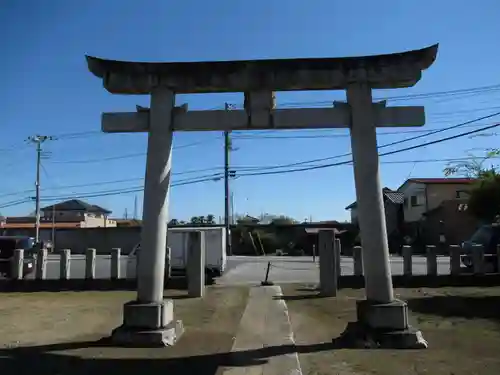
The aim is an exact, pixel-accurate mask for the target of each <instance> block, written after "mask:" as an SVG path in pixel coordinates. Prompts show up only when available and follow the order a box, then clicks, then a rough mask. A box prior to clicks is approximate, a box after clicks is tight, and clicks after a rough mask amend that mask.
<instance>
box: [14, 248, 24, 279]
mask: <svg viewBox="0 0 500 375" xmlns="http://www.w3.org/2000/svg"><path fill="white" fill-rule="evenodd" d="M11 266H12V279H13V280H22V278H23V273H24V272H23V271H24V250H23V249H15V250H14V258H13V259H12V265H11Z"/></svg>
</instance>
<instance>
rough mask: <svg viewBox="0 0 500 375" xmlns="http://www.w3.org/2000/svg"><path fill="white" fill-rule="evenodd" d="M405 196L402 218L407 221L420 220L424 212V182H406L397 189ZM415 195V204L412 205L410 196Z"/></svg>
mask: <svg viewBox="0 0 500 375" xmlns="http://www.w3.org/2000/svg"><path fill="white" fill-rule="evenodd" d="M399 191H400V192H401V193H403V194H404V196H405V205H404V220H405V222H407V223H410V222H414V221H418V220H420V218H421V217H422V215H423V214H424V212H426V197H425V184H417V183H412V182H410V183H408V184H407V185H406V186H403V188H402V189H400V190H399ZM412 196H416V197H417V203H418V205H417V206H412V204H411V197H412Z"/></svg>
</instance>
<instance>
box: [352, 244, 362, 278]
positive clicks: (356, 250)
mask: <svg viewBox="0 0 500 375" xmlns="http://www.w3.org/2000/svg"><path fill="white" fill-rule="evenodd" d="M352 257H353V261H354V275H356V276H363V248H362V247H361V246H354V247H353V249H352Z"/></svg>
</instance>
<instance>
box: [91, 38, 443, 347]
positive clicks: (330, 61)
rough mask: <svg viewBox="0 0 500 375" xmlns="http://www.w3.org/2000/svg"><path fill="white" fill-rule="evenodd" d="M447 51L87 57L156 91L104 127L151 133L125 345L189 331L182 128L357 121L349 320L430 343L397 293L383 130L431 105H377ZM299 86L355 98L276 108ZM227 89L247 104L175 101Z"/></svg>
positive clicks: (133, 89)
mask: <svg viewBox="0 0 500 375" xmlns="http://www.w3.org/2000/svg"><path fill="white" fill-rule="evenodd" d="M437 50H438V46H437V45H434V46H431V47H427V48H424V49H421V50H414V51H409V52H403V53H396V54H387V55H376V56H365V57H349V58H319V59H286V60H285V59H284V60H254V61H220V62H187V63H141V62H122V61H113V60H104V59H99V58H96V57H90V56H87V63H88V68H89V70H90V71H91V72H92V73H93V74H94V75H95V76H97V77H99V78H101V79H102V81H103V85H104V88H105V89H106V90H108V91H109V92H110V93H112V94H135V95H151V106H150V109H147V108H146V109H144V108H141V109H139V108H138V109H137V112H130V113H104V114H103V115H102V130H103V131H104V132H109V133H113V132H148V134H149V137H148V148H147V162H146V176H145V185H144V204H143V229H142V251H141V253H140V262H139V270H138V287H137V300H136V301H131V302H129V303H127V304H125V306H124V319H123V325H122V326H121V327H118V328H117V329H115V330H114V331H113V335H112V337H113V338H114V339H115V342H117V343H147V344H151V345H171V344H173V343H174V342H175V339H176V337H178V335H179V334H180V333H181V332H180V331H181V329H180V328H179V325H177V324H176V323H174V320H173V303H172V301H168V300H167V301H165V300H164V299H163V289H164V268H165V248H166V236H167V221H168V197H169V187H170V169H171V156H172V136H173V132H174V131H224V130H257V129H313V128H347V127H348V128H349V129H350V133H351V145H352V155H353V165H354V177H355V186H356V199H357V202H358V209H359V225H360V230H361V242H362V246H363V263H364V264H365V285H366V300H364V301H360V302H359V303H358V305H357V309H358V322H356V323H355V324H352V325H349V326H348V329H347V330H346V337H347V336H350V335H351V336H352V334H354V335H355V336H356V335H358V334H359V335H366V334H370V333H371V334H373V335H375V336H376V337H375V339H376V340H377V341H379V342H380V343H381V344H384V343H385V344H387V345H391V346H396V347H425V345H426V343H425V341H424V340H423V338H422V336H421V334H420V332H419V331H417V330H416V329H414V328H411V327H409V325H408V312H407V306H406V303H404V302H402V301H399V300H395V299H394V295H393V288H392V281H391V271H390V264H389V251H388V242H387V231H386V225H385V218H384V206H383V200H382V189H381V185H380V178H379V161H378V151H377V137H376V127H386V126H422V125H424V123H425V116H424V108H423V107H393V108H391V107H386V106H385V102H382V103H376V104H375V103H373V102H372V89H390V88H404V87H411V86H413V85H415V84H416V83H417V82H418V81H419V79H420V78H421V74H422V71H423V70H425V69H427V68H428V67H430V66H431V65H432V63H433V62H434V60H435V58H436V55H437ZM299 90H346V91H347V103H344V104H340V103H336V104H334V105H333V106H332V108H301V109H276V108H275V96H274V92H276V91H299ZM217 92H244V93H245V106H244V109H243V110H234V111H224V110H215V111H189V110H188V108H187V105H183V106H179V107H175V105H174V102H175V94H187V93H217ZM380 332H384V333H383V334H382V335H380V334H379V333H380ZM387 333H388V334H387ZM388 338H389V339H388ZM394 338H396V339H394Z"/></svg>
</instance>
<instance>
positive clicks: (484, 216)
mask: <svg viewBox="0 0 500 375" xmlns="http://www.w3.org/2000/svg"><path fill="white" fill-rule="evenodd" d="M499 155H500V149H491V150H488V151H487V152H486V155H485V156H484V157H480V158H478V157H471V159H470V160H467V161H463V162H457V163H452V164H449V165H448V166H447V167H446V168H445V169H444V174H445V175H446V176H451V175H462V176H466V177H470V178H475V179H476V182H475V183H474V185H473V187H472V189H471V190H470V191H469V200H468V210H469V212H470V213H471V214H472V215H474V216H475V217H477V218H478V219H480V220H484V221H487V222H489V221H493V220H494V219H495V217H496V216H497V215H499V214H500V174H499V173H498V172H497V166H495V165H490V166H488V167H487V166H485V163H486V162H487V161H490V160H491V159H492V158H496V157H498V156H499Z"/></svg>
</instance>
